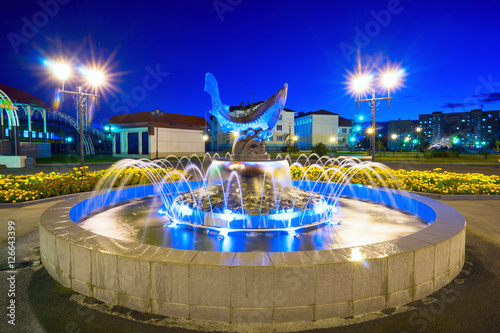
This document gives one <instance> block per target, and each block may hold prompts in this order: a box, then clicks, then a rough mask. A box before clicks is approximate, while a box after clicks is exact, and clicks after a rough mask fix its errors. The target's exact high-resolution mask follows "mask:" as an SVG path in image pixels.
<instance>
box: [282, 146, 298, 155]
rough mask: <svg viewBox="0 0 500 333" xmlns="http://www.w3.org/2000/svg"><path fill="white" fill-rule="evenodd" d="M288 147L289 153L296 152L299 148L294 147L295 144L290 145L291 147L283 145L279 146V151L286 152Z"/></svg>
mask: <svg viewBox="0 0 500 333" xmlns="http://www.w3.org/2000/svg"><path fill="white" fill-rule="evenodd" d="M288 148H290V153H291V154H293V153H297V152H298V151H299V150H300V149H299V147H296V146H291V147H287V146H284V147H281V152H282V153H288Z"/></svg>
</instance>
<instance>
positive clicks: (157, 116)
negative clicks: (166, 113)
mask: <svg viewBox="0 0 500 333" xmlns="http://www.w3.org/2000/svg"><path fill="white" fill-rule="evenodd" d="M151 115H152V116H153V117H154V116H156V133H155V134H156V135H155V136H156V159H158V137H159V133H158V125H159V121H160V117H163V111H160V109H156V110H153V111H151Z"/></svg>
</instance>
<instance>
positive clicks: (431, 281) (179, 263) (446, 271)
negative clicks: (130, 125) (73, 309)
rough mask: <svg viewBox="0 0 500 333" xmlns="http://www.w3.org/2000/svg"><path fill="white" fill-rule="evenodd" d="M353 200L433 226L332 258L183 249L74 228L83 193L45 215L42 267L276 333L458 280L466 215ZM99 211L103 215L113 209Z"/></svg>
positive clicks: (136, 193)
mask: <svg viewBox="0 0 500 333" xmlns="http://www.w3.org/2000/svg"><path fill="white" fill-rule="evenodd" d="M323 186H327V185H326V184H324V185H323ZM318 190H319V189H318ZM113 193H114V194H115V196H114V197H115V199H116V200H118V201H124V200H128V199H132V198H137V197H143V196H146V195H148V194H153V188H152V187H148V186H137V187H130V188H126V189H122V190H117V191H115V192H113ZM349 193H351V194H352V195H356V196H359V197H361V198H364V199H369V200H372V201H374V202H380V203H383V204H386V205H391V206H394V207H397V208H399V209H403V210H406V211H409V212H411V213H413V214H416V215H417V216H419V217H421V218H422V219H424V220H425V221H427V222H428V223H430V225H429V226H428V227H426V228H424V229H422V230H420V231H418V232H416V233H413V234H411V235H408V236H405V237H401V238H399V239H395V240H390V241H386V242H381V243H376V244H369V245H364V246H356V247H346V248H339V249H332V250H318V251H295V252H212V251H195V250H178V249H172V248H166V247H159V246H153V245H145V244H141V243H139V242H127V241H121V240H117V239H112V238H108V237H104V236H100V235H96V234H94V233H91V232H89V231H87V230H85V229H83V228H81V227H79V226H78V225H77V224H75V223H74V222H73V221H76V220H73V219H78V216H81V215H82V214H84V211H85V206H86V205H87V204H88V202H85V203H84V201H85V200H87V199H89V197H90V196H89V195H88V194H82V195H75V196H73V197H71V198H70V199H69V200H66V201H64V202H61V203H59V204H56V205H55V206H53V207H51V208H50V209H48V210H47V211H46V212H45V213H44V214H43V215H42V217H41V219H40V252H41V258H42V262H43V264H44V266H45V267H46V269H47V271H48V272H49V274H50V275H51V276H52V277H54V278H55V279H56V280H57V281H59V282H60V283H61V284H62V285H63V286H65V287H68V288H72V289H73V290H74V291H76V292H79V293H82V294H84V295H87V296H90V297H94V298H97V299H99V300H101V301H104V302H107V303H110V304H116V305H120V306H124V307H127V308H130V309H134V310H137V311H141V312H148V313H153V314H159V315H165V316H171V317H177V318H188V319H194V320H211V321H219V322H226V323H260V324H268V325H270V327H272V325H274V324H276V323H281V322H295V321H311V322H312V321H317V320H324V319H330V318H336V317H346V316H350V315H359V314H364V313H368V312H373V311H380V310H382V309H384V308H390V307H395V306H399V305H403V304H406V303H408V302H411V301H414V300H418V299H421V298H422V297H424V296H426V295H429V294H431V293H432V292H434V291H436V290H438V289H440V288H442V287H443V286H445V285H446V284H447V283H449V282H450V281H451V280H452V279H453V278H454V277H456V276H457V275H458V273H459V272H460V270H461V268H462V266H463V263H464V257H465V220H464V218H463V216H462V215H461V214H460V213H459V212H458V211H456V210H455V209H453V208H451V207H449V206H447V205H445V204H442V203H440V202H438V201H435V200H432V199H428V198H425V197H422V196H418V195H415V194H409V193H406V192H401V191H388V190H380V189H377V190H374V189H372V188H369V187H365V186H356V185H352V186H348V187H347V188H346V192H345V193H344V195H348V194H349ZM389 193H390V194H392V197H393V199H390V197H391V196H390V195H389ZM94 203H95V208H97V207H98V206H99V205H102V206H106V205H107V204H109V202H108V203H106V202H105V200H102V201H98V200H96V201H95V202H94Z"/></svg>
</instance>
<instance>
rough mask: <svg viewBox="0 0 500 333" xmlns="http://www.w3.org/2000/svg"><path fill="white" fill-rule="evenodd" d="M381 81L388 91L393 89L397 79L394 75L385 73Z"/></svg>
mask: <svg viewBox="0 0 500 333" xmlns="http://www.w3.org/2000/svg"><path fill="white" fill-rule="evenodd" d="M382 80H383V81H384V87H386V88H388V89H390V88H392V87H394V85H395V84H396V82H397V80H398V78H397V76H396V73H385V74H384V76H383V77H382Z"/></svg>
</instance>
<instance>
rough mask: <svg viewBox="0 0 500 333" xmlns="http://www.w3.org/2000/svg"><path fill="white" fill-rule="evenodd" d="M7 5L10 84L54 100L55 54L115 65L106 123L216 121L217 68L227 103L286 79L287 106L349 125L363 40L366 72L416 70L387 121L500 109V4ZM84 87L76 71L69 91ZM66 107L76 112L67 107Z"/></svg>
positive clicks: (189, 1)
mask: <svg viewBox="0 0 500 333" xmlns="http://www.w3.org/2000/svg"><path fill="white" fill-rule="evenodd" d="M2 9H3V13H2V20H0V27H1V28H0V35H1V36H2V48H1V52H0V66H1V75H0V82H2V83H4V84H7V85H10V86H13V87H16V88H20V89H23V90H26V91H28V92H31V93H33V94H35V95H37V96H39V97H41V98H42V99H44V100H46V101H47V102H49V103H51V104H52V103H53V96H54V92H55V90H56V88H57V85H58V83H57V82H56V81H52V80H49V78H50V76H49V74H48V71H47V68H46V67H45V66H44V65H43V64H42V60H43V59H44V58H54V59H59V58H61V57H64V58H65V59H67V61H70V62H72V63H74V64H75V65H77V64H80V65H84V64H88V63H92V62H94V63H100V64H106V66H107V68H108V69H109V74H108V75H110V76H112V77H111V79H112V82H111V83H112V86H111V87H108V89H106V91H105V92H104V98H103V99H102V100H101V102H100V105H99V108H98V110H97V111H96V112H95V114H94V120H93V121H94V123H96V124H99V125H102V124H103V123H104V122H106V121H107V120H108V119H109V118H110V117H111V116H112V115H114V114H118V113H126V112H137V111H145V110H151V109H155V108H160V109H162V110H164V111H166V112H171V113H182V114H190V115H199V116H205V117H206V116H208V114H207V112H208V110H210V108H211V102H210V97H209V95H208V94H207V93H206V92H204V91H203V88H204V76H205V73H206V72H211V73H213V74H214V76H215V78H216V79H217V80H218V82H219V89H220V93H221V99H222V102H223V103H225V104H230V105H238V104H240V103H241V102H242V101H243V102H245V103H246V102H248V101H250V100H251V95H250V94H251V93H253V100H254V101H257V100H259V99H265V98H267V97H269V96H271V95H272V94H274V93H275V92H276V91H277V90H279V89H280V88H281V87H282V86H283V84H284V83H285V82H287V83H288V86H289V91H288V100H287V104H286V106H287V107H288V108H290V109H293V110H296V111H314V110H318V109H326V110H329V111H333V112H336V113H339V114H341V115H342V116H344V117H351V115H352V114H357V113H358V112H359V111H358V110H357V105H356V103H355V102H354V99H353V98H352V97H351V96H349V95H348V94H347V93H346V90H345V85H344V83H343V82H344V81H345V78H344V75H345V73H346V70H353V69H354V67H355V66H356V63H357V62H356V52H355V48H356V46H357V45H359V46H360V50H361V59H362V65H363V66H374V65H379V66H383V65H384V64H385V62H386V61H387V59H389V60H390V61H391V62H398V63H401V64H402V66H403V68H404V69H405V71H406V72H407V73H408V75H407V76H406V81H405V87H403V88H402V89H400V90H398V91H396V92H394V93H393V94H392V95H393V96H394V97H395V99H394V100H393V102H392V103H391V107H390V108H387V105H386V103H381V104H380V106H379V111H378V114H377V119H378V120H391V119H397V118H402V119H410V118H411V119H417V117H418V114H419V113H430V112H432V111H437V110H441V111H443V112H453V111H468V110H470V109H471V108H480V107H481V106H482V105H484V107H483V108H484V109H486V110H491V109H499V108H500V61H499V59H500V58H499V54H500V38H499V27H500V23H499V20H498V14H499V13H500V4H499V3H498V2H497V1H460V0H459V1H419V0H412V1H411V0H401V1H394V0H390V1H386V0H383V1H367V0H365V1H360V0H351V1H326V0H325V1H319V0H309V1H284V0H283V1H278V0H276V1H273V0H267V1H265V0H215V1H214V0H206V1H201V0H199V1H196V0H186V1H171V0H166V1H126V0H122V1H108V0H101V1H94V0H87V1H77V0H41V1H27V0H23V1H10V2H5V3H3V4H2ZM77 84H78V78H77V75H75V78H74V79H72V80H71V81H70V82H68V84H67V87H74V86H76V85H77ZM377 93H378V94H382V93H383V91H381V90H379V91H377ZM60 110H61V111H63V112H68V113H70V114H73V113H74V111H73V106H72V105H71V101H68V99H66V102H65V103H64V104H62V105H61V106H60ZM368 111H369V106H368V104H367V103H365V104H364V105H362V106H361V112H364V113H365V114H366V115H368Z"/></svg>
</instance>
